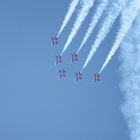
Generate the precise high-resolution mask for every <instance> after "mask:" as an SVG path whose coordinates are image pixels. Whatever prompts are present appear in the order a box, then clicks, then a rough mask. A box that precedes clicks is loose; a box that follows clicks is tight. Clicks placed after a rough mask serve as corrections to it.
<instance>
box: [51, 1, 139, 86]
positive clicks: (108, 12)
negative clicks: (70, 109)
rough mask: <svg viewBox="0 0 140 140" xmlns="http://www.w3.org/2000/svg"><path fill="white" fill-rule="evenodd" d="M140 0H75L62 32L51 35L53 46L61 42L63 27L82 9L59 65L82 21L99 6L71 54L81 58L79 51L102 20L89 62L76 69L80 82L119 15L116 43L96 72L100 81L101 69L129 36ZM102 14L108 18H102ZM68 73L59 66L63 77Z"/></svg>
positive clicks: (74, 58)
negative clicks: (98, 0)
mask: <svg viewBox="0 0 140 140" xmlns="http://www.w3.org/2000/svg"><path fill="white" fill-rule="evenodd" d="M139 1H140V0H133V1H132V0H121V1H120V0H116V1H110V0H103V1H100V2H99V3H98V4H96V2H97V0H72V1H71V3H70V5H69V8H68V11H67V13H66V15H65V17H64V20H63V22H62V25H61V27H60V29H59V32H58V34H57V35H56V36H53V37H51V46H52V47H53V46H56V45H58V41H59V39H58V38H59V36H60V35H61V33H62V31H63V30H64V29H65V27H66V25H67V24H68V22H70V21H71V17H72V15H73V14H74V12H75V11H78V14H77V16H76V19H75V21H74V23H73V26H72V28H71V31H70V33H69V35H68V38H67V40H66V43H65V44H64V47H63V49H62V52H61V53H60V54H59V55H57V56H56V61H55V64H56V65H59V64H61V63H62V55H63V54H64V53H65V51H66V50H67V49H68V48H69V46H70V44H71V42H72V41H73V39H74V38H75V36H76V34H77V33H78V31H79V30H80V28H81V26H82V24H83V23H84V21H85V20H86V17H87V16H88V15H89V13H90V12H91V9H92V7H95V9H96V10H95V11H94V12H93V15H92V18H91V21H90V23H89V24H88V28H87V29H86V32H85V34H84V37H83V39H82V42H81V43H80V46H79V48H78V49H77V51H76V53H72V54H70V56H71V57H70V62H71V63H74V62H76V61H78V54H79V52H80V51H81V49H82V48H83V47H84V45H85V44H86V42H87V41H88V39H89V37H90V36H91V35H92V33H93V32H94V30H95V28H96V25H97V24H100V27H99V29H98V30H97V33H96V36H95V38H94V40H93V42H92V45H91V49H90V51H89V53H88V55H87V58H86V59H85V62H84V64H83V66H82V68H81V70H80V71H79V72H75V81H76V82H77V81H79V80H82V79H83V78H82V77H83V75H82V72H83V70H84V69H85V68H86V67H87V66H88V64H89V62H90V61H91V60H92V58H93V56H94V55H95V53H96V52H97V50H98V48H99V47H100V46H101V43H102V42H103V41H104V40H105V39H106V37H107V36H108V34H109V33H110V32H111V29H112V28H113V27H114V26H115V24H114V23H115V22H116V21H117V19H119V20H120V25H119V28H118V30H117V33H116V34H115V36H114V37H115V39H114V40H113V41H112V47H111V49H110V51H109V52H108V54H107V56H106V58H105V60H104V62H103V64H102V66H101V68H100V70H99V72H98V73H94V75H93V81H92V83H93V84H94V83H96V82H97V81H100V75H101V73H102V72H103V70H104V69H105V68H106V66H107V65H108V64H109V62H110V61H111V59H112V57H113V56H114V55H115V53H116V51H117V50H118V49H119V47H120V46H121V43H122V42H123V40H124V39H125V36H126V35H127V33H128V31H129V29H130V28H131V26H132V25H133V22H134V21H135V19H136V17H137V15H138V13H139V11H140V2H139ZM78 5H79V6H78ZM79 8H80V9H79ZM77 9H79V10H77ZM102 17H104V18H103V19H102V20H100V19H101V18H102ZM65 73H66V72H65V70H61V71H60V70H59V77H60V78H59V79H61V78H62V77H66V75H65Z"/></svg>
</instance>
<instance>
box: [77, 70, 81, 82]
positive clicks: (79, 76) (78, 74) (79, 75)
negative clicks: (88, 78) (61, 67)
mask: <svg viewBox="0 0 140 140" xmlns="http://www.w3.org/2000/svg"><path fill="white" fill-rule="evenodd" d="M75 75H76V79H75V81H76V82H77V81H78V80H82V73H81V72H76V73H75Z"/></svg>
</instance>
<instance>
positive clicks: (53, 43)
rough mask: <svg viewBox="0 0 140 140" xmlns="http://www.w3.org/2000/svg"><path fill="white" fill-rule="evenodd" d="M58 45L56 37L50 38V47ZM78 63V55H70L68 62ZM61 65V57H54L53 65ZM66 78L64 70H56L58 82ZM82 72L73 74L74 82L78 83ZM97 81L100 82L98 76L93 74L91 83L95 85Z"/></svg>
mask: <svg viewBox="0 0 140 140" xmlns="http://www.w3.org/2000/svg"><path fill="white" fill-rule="evenodd" d="M56 45H58V37H56V36H53V37H51V46H52V47H55V46H56ZM76 61H78V54H76V53H71V57H70V62H71V63H74V62H76ZM61 63H62V56H61V55H60V54H58V55H56V56H55V65H59V64H61ZM65 77H66V70H65V69H59V70H58V80H60V79H62V78H65ZM82 79H83V78H82V72H75V82H78V81H79V80H82ZM97 81H100V74H99V73H97V74H96V73H94V76H93V80H92V83H93V84H95V83H96V82H97Z"/></svg>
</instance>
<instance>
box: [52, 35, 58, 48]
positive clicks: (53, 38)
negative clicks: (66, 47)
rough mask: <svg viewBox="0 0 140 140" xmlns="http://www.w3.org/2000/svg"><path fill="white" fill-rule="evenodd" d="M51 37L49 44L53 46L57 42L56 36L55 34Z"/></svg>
mask: <svg viewBox="0 0 140 140" xmlns="http://www.w3.org/2000/svg"><path fill="white" fill-rule="evenodd" d="M51 39H52V43H51V46H54V45H56V44H58V38H57V37H56V36H54V37H51Z"/></svg>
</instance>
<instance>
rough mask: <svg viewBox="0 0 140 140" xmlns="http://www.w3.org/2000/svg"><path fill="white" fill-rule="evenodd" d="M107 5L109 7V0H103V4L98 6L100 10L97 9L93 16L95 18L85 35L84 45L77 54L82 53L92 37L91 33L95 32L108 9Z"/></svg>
mask: <svg viewBox="0 0 140 140" xmlns="http://www.w3.org/2000/svg"><path fill="white" fill-rule="evenodd" d="M107 5H108V0H102V1H101V3H100V4H99V5H98V8H97V9H96V11H95V13H94V14H93V17H92V19H91V22H90V24H89V28H88V29H87V31H86V33H85V36H84V38H83V40H82V43H81V45H80V47H79V49H78V51H77V54H78V53H79V52H80V50H81V49H82V48H83V46H84V45H85V43H86V42H87V40H88V38H89V37H90V35H91V33H92V32H93V30H94V28H95V26H96V24H97V23H98V21H99V19H100V17H101V16H102V14H103V12H104V10H105V9H106V7H107Z"/></svg>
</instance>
